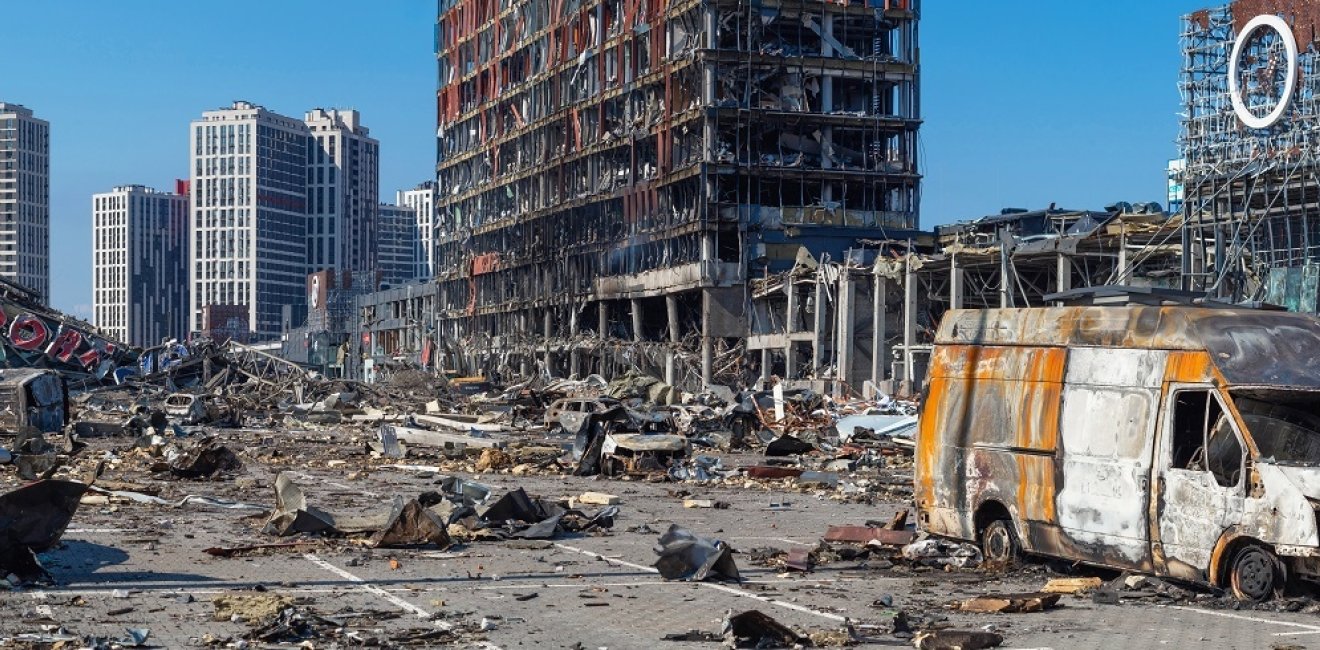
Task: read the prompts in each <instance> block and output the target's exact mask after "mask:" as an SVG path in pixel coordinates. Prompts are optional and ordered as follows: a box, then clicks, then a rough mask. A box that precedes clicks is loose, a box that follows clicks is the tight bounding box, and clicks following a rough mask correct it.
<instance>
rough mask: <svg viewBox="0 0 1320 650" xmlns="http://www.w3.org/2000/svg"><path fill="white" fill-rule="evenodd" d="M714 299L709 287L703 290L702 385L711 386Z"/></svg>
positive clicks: (713, 349) (713, 363)
mask: <svg viewBox="0 0 1320 650" xmlns="http://www.w3.org/2000/svg"><path fill="white" fill-rule="evenodd" d="M712 300H714V297H713V296H711V294H710V290H709V289H702V290H701V387H702V388H705V387H707V386H710V383H711V377H712V376H714V372H715V368H714V366H715V339H714V338H713V337H711V335H710V303H711V301H712Z"/></svg>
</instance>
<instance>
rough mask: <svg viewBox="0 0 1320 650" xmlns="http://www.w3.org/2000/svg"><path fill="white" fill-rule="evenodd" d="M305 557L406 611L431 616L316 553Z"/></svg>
mask: <svg viewBox="0 0 1320 650" xmlns="http://www.w3.org/2000/svg"><path fill="white" fill-rule="evenodd" d="M303 557H304V558H307V561H308V562H311V563H312V564H315V565H316V566H319V567H321V568H322V569H325V570H326V571H329V572H330V573H333V574H335V575H337V576H339V577H341V578H343V579H345V580H348V581H349V582H356V583H357V584H358V586H359V587H361V588H362V590H363V591H366V592H368V593H371V594H372V595H375V596H377V597H379V598H381V599H384V600H386V601H388V602H390V603H393V604H394V605H395V606H396V607H398V608H399V609H402V610H404V611H406V612H412V613H413V614H416V615H417V616H419V617H421V618H431V613H430V612H428V611H426V610H424V609H422V608H421V607H418V606H416V605H414V604H412V603H410V602H408V601H406V600H404V599H402V598H399V597H398V596H395V595H394V594H392V593H390V592H388V591H385V590H384V589H381V588H380V587H377V586H376V585H373V584H371V583H370V582H367V581H366V580H363V579H362V578H359V577H357V576H355V575H353V574H351V573H349V572H347V571H345V570H343V569H341V568H339V567H337V566H335V565H333V564H330V563H329V562H326V561H325V560H322V559H321V558H320V557H318V556H317V555H316V554H315V553H307V554H305V555H303Z"/></svg>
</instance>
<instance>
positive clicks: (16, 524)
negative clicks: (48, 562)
mask: <svg viewBox="0 0 1320 650" xmlns="http://www.w3.org/2000/svg"><path fill="white" fill-rule="evenodd" d="M86 491H87V484H85V483H78V482H75V481H54V480H43V481H38V482H36V483H32V484H30V485H27V486H24V487H21V488H19V489H17V490H13V491H11V492H8V493H6V494H4V495H0V577H7V576H14V577H15V578H17V581H18V582H19V583H27V582H41V581H47V580H49V579H50V574H49V573H48V572H47V571H46V569H45V568H44V567H42V566H41V562H39V561H38V560H37V556H36V554H37V553H41V552H43V551H47V550H50V549H51V548H54V547H55V545H56V544H58V543H59V541H60V537H62V536H63V535H64V530H65V529H66V528H68V526H69V521H70V520H72V519H73V515H74V513H75V512H77V511H78V502H79V499H81V498H82V495H83V493H84V492H86Z"/></svg>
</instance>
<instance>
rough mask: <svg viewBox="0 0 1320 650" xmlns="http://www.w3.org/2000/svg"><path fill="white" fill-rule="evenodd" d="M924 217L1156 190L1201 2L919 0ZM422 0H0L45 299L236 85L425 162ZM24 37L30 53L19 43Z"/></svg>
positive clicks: (1100, 202)
mask: <svg viewBox="0 0 1320 650" xmlns="http://www.w3.org/2000/svg"><path fill="white" fill-rule="evenodd" d="M923 5H924V6H923V20H922V25H921V53H922V66H923V69H922V71H923V80H922V81H923V89H922V92H923V96H922V103H923V106H922V109H923V112H924V114H925V115H924V117H925V125H924V126H923V127H922V136H921V142H922V155H923V156H924V160H923V166H924V173H925V176H926V180H925V184H924V189H923V202H922V223H923V225H924V226H927V227H929V226H931V225H935V224H940V223H948V222H950V221H958V220H963V219H969V218H973V217H977V216H981V215H984V214H990V213H994V212H998V210H999V209H1000V208H1002V207H1005V206H1014V207H1042V206H1044V205H1047V204H1049V203H1050V202H1057V203H1058V204H1059V205H1061V206H1068V207H1082V208H1099V207H1102V206H1104V205H1106V204H1108V203H1111V202H1113V201H1118V200H1126V201H1160V202H1163V201H1164V172H1163V170H1164V166H1165V163H1166V161H1167V160H1168V159H1169V158H1171V157H1173V156H1174V155H1175V153H1176V148H1175V144H1174V140H1175V138H1176V137H1177V127H1178V125H1177V116H1176V113H1177V110H1178V91H1177V77H1178V68H1179V64H1180V61H1179V52H1178V17H1179V16H1180V15H1181V14H1183V13H1186V12H1188V11H1191V10H1193V9H1197V8H1200V7H1202V6H1206V3H1205V2H1194V1H1193V2H1188V1H1185V0H1161V1H1160V2H1149V1H1143V0H1111V1H1110V2H1104V3H1099V2H1060V1H1057V0H1034V1H1029V2H1021V3H1008V4H1005V3H992V2H980V1H973V0H954V1H952V2H950V1H944V2H941V1H939V0H925V2H924V3H923ZM434 10H435V3H434V2H432V1H431V0H392V1H389V2H376V3H364V2H350V1H348V0H318V1H316V2H313V1H311V0H275V1H270V0H267V1H265V2H256V1H255V0H228V1H227V2H225V3H221V4H217V3H204V2H178V3H165V2H159V1H149V0H116V1H115V2H92V1H91V0H61V1H58V2H17V1H15V2H6V3H5V8H4V11H3V14H4V20H5V23H6V25H5V27H4V43H3V48H4V52H5V53H6V55H5V57H4V62H3V63H0V100H3V101H10V102H17V103H20V104H24V105H26V106H28V107H30V108H32V109H33V110H35V111H36V112H37V114H38V115H39V116H40V117H42V118H43V119H46V120H49V121H50V122H51V124H52V126H51V132H52V133H51V157H52V160H51V175H52V178H51V255H52V264H51V270H52V281H51V284H52V293H53V297H52V302H53V304H54V306H56V307H58V308H61V309H64V310H67V311H70V312H73V313H76V314H79V315H82V316H88V315H90V304H91V260H90V255H91V207H90V205H91V195H92V194H93V193H95V192H101V191H105V190H108V189H109V188H110V187H112V186H114V185H121V184H129V183H141V184H145V185H151V186H155V187H158V188H162V189H169V188H172V187H173V179H174V178H176V177H181V176H186V174H187V162H188V160H187V157H188V141H187V125H188V122H189V121H190V120H192V119H194V118H196V117H197V116H198V115H200V113H201V112H202V111H204V110H208V109H211V108H216V107H220V106H223V105H227V104H228V103H229V102H230V101H232V100H235V99H247V100H250V101H254V102H257V103H260V104H263V105H265V106H266V107H268V108H270V109H272V110H275V111H278V112H281V113H285V114H287V115H292V116H301V115H302V113H303V112H304V111H306V110H307V109H309V108H314V107H318V106H320V107H326V108H329V107H338V108H356V109H358V110H360V111H362V113H363V120H364V121H365V123H366V124H367V126H368V127H369V128H370V129H371V133H372V135H373V136H375V137H376V138H378V139H379V140H380V141H381V170H380V171H381V183H380V186H381V194H382V199H386V200H389V198H390V197H392V192H393V190H394V189H401V188H407V187H412V186H413V185H414V184H416V183H417V182H418V181H421V180H425V179H426V178H428V177H429V175H430V174H431V168H432V161H433V160H434V155H435V141H434V132H435V117H434V106H435V96H434V89H435V74H436V71H435V65H434V58H433V54H432V27H431V26H432V24H433V21H434V18H435V17H434V13H433V12H434ZM17 53H22V56H19V55H18V54H17Z"/></svg>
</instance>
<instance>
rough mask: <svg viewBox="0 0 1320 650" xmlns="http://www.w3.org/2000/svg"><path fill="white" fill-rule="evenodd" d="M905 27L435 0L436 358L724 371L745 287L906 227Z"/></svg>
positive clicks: (772, 14)
mask: <svg viewBox="0 0 1320 650" xmlns="http://www.w3.org/2000/svg"><path fill="white" fill-rule="evenodd" d="M918 16H919V0H865V1H857V0H851V1H850V0H639V1H631V0H440V2H439V5H438V17H437V26H436V55H437V61H438V71H439V80H440V86H439V90H438V93H437V126H438V129H437V166H436V174H437V183H438V188H439V193H438V196H437V204H436V212H437V220H438V224H437V231H438V232H439V233H440V234H439V235H438V237H437V259H436V266H437V278H436V280H437V284H438V290H439V299H438V306H437V309H438V312H439V313H438V320H437V323H438V335H439V336H440V337H441V339H443V341H442V345H441V347H442V348H444V349H455V350H459V351H461V352H462V353H463V354H465V355H467V356H468V358H467V359H466V365H470V364H471V363H472V359H473V358H478V357H490V356H492V355H494V356H496V357H498V358H500V359H502V360H503V361H502V362H503V363H508V362H509V355H510V351H518V355H519V356H520V357H521V362H520V363H521V367H522V369H523V370H524V371H527V370H530V368H529V366H530V365H531V364H543V365H544V367H545V369H546V371H549V372H552V373H553V374H556V375H574V374H576V375H583V374H586V373H589V372H608V371H609V369H610V367H611V366H612V365H615V363H616V360H618V359H620V358H622V359H623V360H624V361H625V363H624V364H623V365H625V366H626V365H628V364H632V363H636V360H637V358H639V357H644V358H646V359H648V360H653V361H654V363H655V364H656V365H657V366H663V367H664V375H665V377H666V379H667V380H669V381H670V382H671V383H674V382H675V381H679V380H681V379H684V378H685V377H687V376H694V377H695V378H696V379H697V380H698V381H699V382H700V383H709V382H710V381H711V379H712V377H713V376H715V375H717V374H719V372H720V370H721V368H723V367H726V366H727V367H730V368H732V367H733V366H736V365H737V364H736V358H737V356H738V355H737V353H736V349H737V348H738V346H740V345H741V344H740V341H741V340H742V339H745V337H746V336H747V335H748V333H749V330H748V320H747V316H746V309H747V305H748V304H749V298H748V292H747V283H748V278H749V277H754V276H756V275H757V274H764V273H769V272H779V271H783V270H786V269H787V268H790V267H791V266H792V265H793V263H794V260H795V259H796V257H797V253H798V249H799V248H802V247H806V248H807V249H809V250H810V251H812V252H813V253H821V252H829V253H832V254H834V255H836V256H838V255H841V254H842V252H843V251H845V250H847V249H848V248H851V247H853V246H855V245H856V244H857V242H858V241H859V240H864V239H877V238H883V237H888V236H892V235H894V234H899V236H901V233H903V232H908V231H911V230H914V229H915V228H917V226H918V216H917V215H918V205H919V202H920V195H919V191H920V190H919V188H920V174H919V168H918V157H917V151H918V149H917V129H918V127H919V125H920V99H919V87H920V84H919V61H918V47H917V42H918V29H917V24H918ZM621 349H622V350H623V352H621V351H620V350H621ZM720 351H723V352H724V353H726V354H727V357H728V358H727V359H721V358H718V356H717V353H718V352H720ZM726 361H727V363H726ZM446 363H447V364H449V365H450V367H459V366H462V365H465V363H460V360H458V359H453V360H448V361H446ZM517 363H518V362H515V365H517ZM689 363H690V364H691V366H690V367H691V372H688V371H687V370H686V368H688V364H689ZM477 365H482V364H477ZM684 383H686V384H694V383H697V381H685V382H684Z"/></svg>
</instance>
